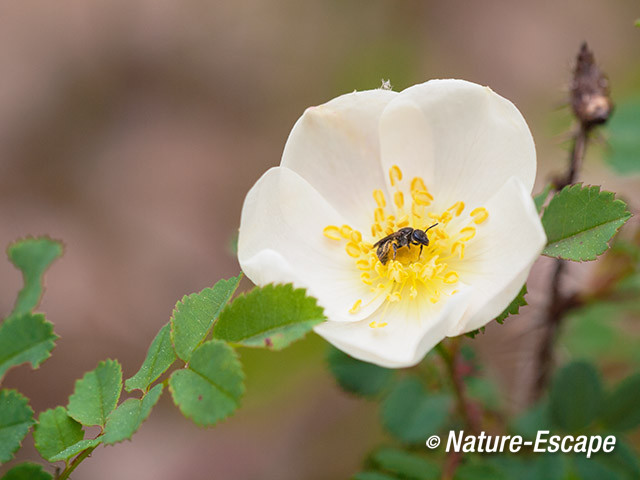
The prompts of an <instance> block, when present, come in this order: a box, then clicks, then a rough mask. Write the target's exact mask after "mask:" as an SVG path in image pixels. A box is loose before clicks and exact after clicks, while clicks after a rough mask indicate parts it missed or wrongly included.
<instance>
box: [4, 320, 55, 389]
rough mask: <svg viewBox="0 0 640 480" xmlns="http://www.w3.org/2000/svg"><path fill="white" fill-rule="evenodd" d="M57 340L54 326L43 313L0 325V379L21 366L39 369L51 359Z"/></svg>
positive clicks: (7, 321)
mask: <svg viewBox="0 0 640 480" xmlns="http://www.w3.org/2000/svg"><path fill="white" fill-rule="evenodd" d="M57 338H58V337H57V335H55V334H54V333H53V325H52V324H51V323H49V322H47V321H46V320H45V319H44V315H42V314H40V313H38V314H31V313H26V314H24V315H19V316H12V317H9V318H7V319H6V320H5V321H4V322H3V323H2V325H0V379H2V377H3V376H4V374H5V373H6V372H7V370H9V369H10V368H11V367H15V366H16V365H20V364H21V363H25V362H30V363H31V366H32V367H33V368H37V367H38V366H39V365H40V364H41V363H42V362H44V361H45V360H46V359H47V358H49V356H50V355H51V350H53V347H55V343H54V341H55V340H56V339H57Z"/></svg>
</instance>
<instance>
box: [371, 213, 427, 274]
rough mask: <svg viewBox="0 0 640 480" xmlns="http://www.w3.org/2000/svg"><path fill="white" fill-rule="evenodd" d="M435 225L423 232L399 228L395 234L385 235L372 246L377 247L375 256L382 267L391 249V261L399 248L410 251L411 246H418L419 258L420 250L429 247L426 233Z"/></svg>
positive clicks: (417, 229) (387, 259)
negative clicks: (405, 248)
mask: <svg viewBox="0 0 640 480" xmlns="http://www.w3.org/2000/svg"><path fill="white" fill-rule="evenodd" d="M436 225H438V224H437V223H434V224H433V225H431V226H430V227H429V228H425V229H424V230H420V229H419V228H412V227H404V228H401V229H400V230H398V231H397V232H393V233H392V234H391V235H387V236H386V237H384V238H382V239H380V240H378V241H377V242H376V243H374V244H373V246H374V247H378V249H377V250H376V255H378V258H379V259H380V261H381V262H382V264H383V265H384V264H386V263H387V262H388V261H389V251H390V250H391V249H393V259H394V260H395V259H396V253H397V252H398V249H399V248H402V247H407V248H409V249H410V248H411V245H420V253H419V254H418V258H420V255H422V248H423V247H428V246H429V238H428V237H427V231H428V230H431V229H432V228H433V227H435V226H436Z"/></svg>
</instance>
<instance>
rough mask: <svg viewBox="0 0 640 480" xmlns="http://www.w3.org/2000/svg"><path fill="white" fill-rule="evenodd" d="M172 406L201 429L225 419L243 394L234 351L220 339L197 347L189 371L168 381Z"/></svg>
mask: <svg viewBox="0 0 640 480" xmlns="http://www.w3.org/2000/svg"><path fill="white" fill-rule="evenodd" d="M169 388H170V390H171V396H172V397H173V401H174V403H175V404H176V405H177V406H178V408H179V409H180V411H181V412H182V414H183V415H184V416H185V417H187V418H190V419H192V420H193V421H194V422H195V423H196V424H198V425H200V426H209V425H214V424H215V423H217V422H218V421H220V420H222V419H224V418H226V417H228V416H229V415H231V413H233V412H234V411H235V410H236V408H238V406H239V404H240V398H241V397H242V395H243V394H244V373H243V372H242V365H241V364H240V361H239V360H238V357H237V355H236V353H235V352H234V350H233V349H232V348H231V347H230V346H228V345H227V344H226V343H224V342H222V341H219V340H210V341H208V342H205V343H203V344H202V345H201V346H199V347H198V348H197V349H196V350H195V351H194V352H193V355H192V356H191V361H190V362H189V366H188V368H185V369H183V370H176V371H175V372H173V374H172V375H171V378H169Z"/></svg>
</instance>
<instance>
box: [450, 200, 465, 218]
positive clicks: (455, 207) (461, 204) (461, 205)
mask: <svg viewBox="0 0 640 480" xmlns="http://www.w3.org/2000/svg"><path fill="white" fill-rule="evenodd" d="M463 210H464V202H456V203H454V204H453V205H451V206H450V207H449V208H448V209H447V211H449V212H451V211H455V214H456V217H459V216H460V214H461V213H462V211H463Z"/></svg>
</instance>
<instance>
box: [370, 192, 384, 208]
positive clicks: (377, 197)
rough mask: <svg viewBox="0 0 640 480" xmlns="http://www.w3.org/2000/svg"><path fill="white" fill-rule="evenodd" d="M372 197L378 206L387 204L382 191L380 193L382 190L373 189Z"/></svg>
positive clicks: (382, 206) (381, 206)
mask: <svg viewBox="0 0 640 480" xmlns="http://www.w3.org/2000/svg"><path fill="white" fill-rule="evenodd" d="M373 199H374V200H375V201H376V204H377V205H378V207H380V208H384V207H386V206H387V201H386V200H385V198H384V193H382V190H374V191H373Z"/></svg>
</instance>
